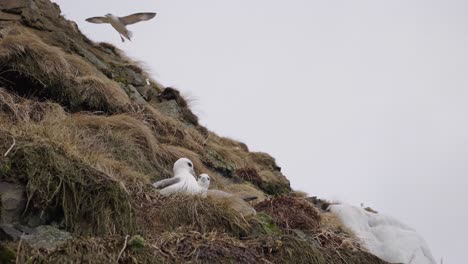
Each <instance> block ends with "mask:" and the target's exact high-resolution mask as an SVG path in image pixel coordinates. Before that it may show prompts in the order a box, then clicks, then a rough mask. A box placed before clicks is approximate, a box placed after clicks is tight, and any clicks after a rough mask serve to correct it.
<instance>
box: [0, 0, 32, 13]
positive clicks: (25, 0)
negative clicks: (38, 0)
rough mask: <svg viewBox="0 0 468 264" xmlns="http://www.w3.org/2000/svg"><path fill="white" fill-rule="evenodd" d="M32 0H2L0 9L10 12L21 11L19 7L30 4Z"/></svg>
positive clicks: (25, 6)
mask: <svg viewBox="0 0 468 264" xmlns="http://www.w3.org/2000/svg"><path fill="white" fill-rule="evenodd" d="M31 3H32V0H2V1H0V10H2V11H5V12H9V13H10V12H11V13H18V12H21V9H23V8H27V7H29V6H31Z"/></svg>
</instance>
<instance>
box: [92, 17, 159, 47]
mask: <svg viewBox="0 0 468 264" xmlns="http://www.w3.org/2000/svg"><path fill="white" fill-rule="evenodd" d="M154 16H156V13H136V14H132V15H129V16H124V17H118V16H115V15H113V14H107V15H106V16H103V17H90V18H88V19H86V21H88V22H91V23H96V24H102V23H109V24H111V26H112V27H113V28H114V29H115V30H117V32H119V35H120V38H121V39H122V42H124V41H125V39H124V37H125V38H126V39H128V40H130V41H131V38H132V32H131V31H130V30H128V29H127V27H126V26H127V25H131V24H135V23H138V22H140V21H146V20H150V19H152V18H153V17H154Z"/></svg>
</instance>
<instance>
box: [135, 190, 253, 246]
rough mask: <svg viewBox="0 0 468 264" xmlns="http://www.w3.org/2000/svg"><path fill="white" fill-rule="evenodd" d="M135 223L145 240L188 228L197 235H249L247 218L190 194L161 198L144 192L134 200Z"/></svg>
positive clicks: (155, 194)
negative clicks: (200, 233) (197, 233)
mask: <svg viewBox="0 0 468 264" xmlns="http://www.w3.org/2000/svg"><path fill="white" fill-rule="evenodd" d="M135 203H136V204H135V206H134V207H135V212H136V217H137V223H138V226H139V227H140V229H142V232H145V237H152V236H154V235H155V234H158V233H160V232H163V231H167V230H176V229H177V228H180V227H190V228H191V230H195V231H198V232H202V233H206V232H214V231H217V232H225V233H228V234H230V235H232V236H234V237H242V236H245V235H247V234H248V233H249V231H250V228H251V225H250V223H249V221H248V220H247V219H245V218H244V217H243V216H242V215H240V214H239V213H237V212H236V211H234V210H233V209H231V208H229V207H226V206H223V205H222V204H220V203H217V202H215V201H212V200H211V199H208V198H202V197H199V196H193V195H171V196H167V197H165V196H161V195H159V194H157V193H153V194H151V192H150V191H146V192H145V194H144V195H142V196H140V197H137V198H136V199H135Z"/></svg>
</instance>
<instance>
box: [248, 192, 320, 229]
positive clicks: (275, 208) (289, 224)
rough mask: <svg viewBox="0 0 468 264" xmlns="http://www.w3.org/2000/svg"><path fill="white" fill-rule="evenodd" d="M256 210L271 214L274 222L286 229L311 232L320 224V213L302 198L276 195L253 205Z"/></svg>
mask: <svg viewBox="0 0 468 264" xmlns="http://www.w3.org/2000/svg"><path fill="white" fill-rule="evenodd" d="M255 210H257V211H258V212H264V213H266V214H268V215H270V216H271V218H272V219H273V220H274V221H275V223H276V224H277V225H278V226H279V227H281V228H283V229H286V230H291V229H299V230H303V231H310V232H313V231H315V230H316V229H318V228H319V226H320V215H319V213H318V211H317V210H316V209H315V208H314V206H313V205H312V204H311V203H309V202H308V201H307V200H305V199H304V198H300V197H293V196H278V197H274V198H271V199H269V200H266V201H263V202H261V203H259V204H257V205H256V206H255Z"/></svg>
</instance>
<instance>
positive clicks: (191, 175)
mask: <svg viewBox="0 0 468 264" xmlns="http://www.w3.org/2000/svg"><path fill="white" fill-rule="evenodd" d="M173 172H174V176H173V177H172V178H169V179H164V180H160V181H157V182H155V183H153V187H154V188H156V189H161V191H160V193H161V194H163V195H169V194H172V193H186V194H198V193H200V192H201V191H202V189H201V187H200V186H199V185H198V183H197V180H196V179H195V177H196V176H195V175H196V174H195V171H194V169H193V163H192V162H191V161H190V160H189V159H187V158H180V159H178V160H177V161H176V162H175V163H174V167H173Z"/></svg>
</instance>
